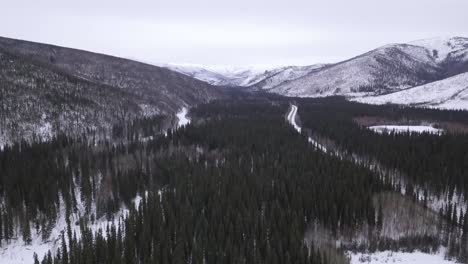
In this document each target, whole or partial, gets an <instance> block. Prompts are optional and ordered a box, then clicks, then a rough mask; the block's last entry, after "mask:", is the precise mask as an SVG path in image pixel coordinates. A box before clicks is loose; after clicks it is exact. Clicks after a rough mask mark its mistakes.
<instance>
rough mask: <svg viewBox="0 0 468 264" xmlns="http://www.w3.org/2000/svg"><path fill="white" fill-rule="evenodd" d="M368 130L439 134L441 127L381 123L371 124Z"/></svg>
mask: <svg viewBox="0 0 468 264" xmlns="http://www.w3.org/2000/svg"><path fill="white" fill-rule="evenodd" d="M369 129H370V130H372V131H374V132H377V133H379V134H382V133H391V132H396V133H430V134H437V135H439V134H441V133H442V132H443V130H442V129H437V128H434V127H431V126H395V125H382V126H371V127H369Z"/></svg>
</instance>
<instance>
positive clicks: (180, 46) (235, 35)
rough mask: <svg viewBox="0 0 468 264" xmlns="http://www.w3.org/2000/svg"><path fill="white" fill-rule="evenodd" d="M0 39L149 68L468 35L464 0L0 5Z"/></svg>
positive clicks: (29, 1) (329, 55)
mask: <svg viewBox="0 0 468 264" xmlns="http://www.w3.org/2000/svg"><path fill="white" fill-rule="evenodd" d="M0 6H1V9H2V14H1V15H0V35H1V36H5V37H11V38H19V39H25V40H31V41H37V42H45V43H51V44H56V45H60V46H67V47H73V48H80V49H85V50H90V51H96V52H101V53H107V54H113V55H117V56H121V57H126V58H133V59H138V60H141V61H146V62H151V63H169V62H170V63H191V64H217V65H283V64H301V65H304V64H313V63H318V62H335V61H339V60H342V59H347V58H350V57H353V56H355V55H358V54H360V53H362V52H365V51H368V50H370V49H373V48H376V47H378V46H381V45H384V44H388V43H396V42H408V41H411V40H417V39H422V38H431V37H437V36H444V37H445V36H454V35H457V36H468V13H467V12H468V1H467V0H352V1H351V0H341V1H338V0H323V1H314V0H280V1H278V0H230V1H223V0H164V1H162V0H152V1H150V0H148V1H141V0H140V1H138V0H126V1H124V0H79V1H73V3H72V1H65V0H0Z"/></svg>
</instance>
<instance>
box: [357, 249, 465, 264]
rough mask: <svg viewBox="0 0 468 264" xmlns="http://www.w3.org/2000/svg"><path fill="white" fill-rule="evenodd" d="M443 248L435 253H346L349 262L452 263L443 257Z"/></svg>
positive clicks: (359, 263)
mask: <svg viewBox="0 0 468 264" xmlns="http://www.w3.org/2000/svg"><path fill="white" fill-rule="evenodd" d="M444 255H445V254H444V250H440V251H439V252H438V253H437V254H428V253H423V252H419V251H415V252H412V253H409V252H392V251H382V252H375V253H370V254H367V253H348V256H349V257H350V258H351V264H384V263H395V264H454V263H457V262H456V261H455V260H447V259H445V257H444Z"/></svg>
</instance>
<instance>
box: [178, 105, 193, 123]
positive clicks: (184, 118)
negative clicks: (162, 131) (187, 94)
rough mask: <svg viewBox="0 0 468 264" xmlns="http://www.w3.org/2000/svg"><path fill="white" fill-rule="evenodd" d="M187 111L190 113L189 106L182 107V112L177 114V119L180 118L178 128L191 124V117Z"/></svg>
mask: <svg viewBox="0 0 468 264" xmlns="http://www.w3.org/2000/svg"><path fill="white" fill-rule="evenodd" d="M187 113H188V110H187V108H186V107H182V110H180V112H178V113H177V114H176V115H177V119H178V120H179V122H178V123H177V127H178V128H179V127H183V126H185V125H188V124H190V119H189V118H188V117H187Z"/></svg>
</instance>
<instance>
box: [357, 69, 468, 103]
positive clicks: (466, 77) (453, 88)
mask: <svg viewBox="0 0 468 264" xmlns="http://www.w3.org/2000/svg"><path fill="white" fill-rule="evenodd" d="M352 100H354V101H358V102H362V103H368V104H387V103H392V104H405V105H415V106H425V107H434V108H444V109H465V110H468V73H462V74H459V75H456V76H453V77H450V78H447V79H444V80H441V81H437V82H432V83H428V84H426V85H421V86H418V87H414V88H411V89H407V90H404V91H400V92H396V93H391V94H387V95H381V96H369V97H361V98H353V99H352Z"/></svg>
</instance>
